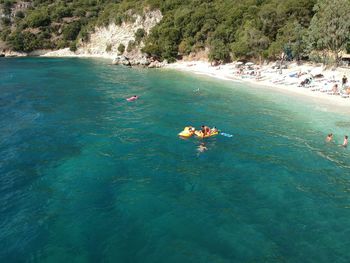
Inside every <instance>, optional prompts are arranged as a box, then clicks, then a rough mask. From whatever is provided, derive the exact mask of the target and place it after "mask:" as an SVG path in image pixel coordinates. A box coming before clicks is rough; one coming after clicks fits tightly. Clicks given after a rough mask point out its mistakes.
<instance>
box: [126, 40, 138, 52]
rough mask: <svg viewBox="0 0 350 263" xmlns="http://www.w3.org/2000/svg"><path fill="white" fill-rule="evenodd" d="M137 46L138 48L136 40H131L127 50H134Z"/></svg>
mask: <svg viewBox="0 0 350 263" xmlns="http://www.w3.org/2000/svg"><path fill="white" fill-rule="evenodd" d="M135 48H136V42H135V41H132V40H130V41H129V43H128V47H127V48H126V51H127V52H131V51H133V50H134V49H135Z"/></svg>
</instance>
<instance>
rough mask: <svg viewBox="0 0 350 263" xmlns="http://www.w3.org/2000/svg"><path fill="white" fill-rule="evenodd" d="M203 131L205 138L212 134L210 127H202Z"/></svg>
mask: <svg viewBox="0 0 350 263" xmlns="http://www.w3.org/2000/svg"><path fill="white" fill-rule="evenodd" d="M201 131H202V133H203V136H207V135H209V134H210V128H209V127H208V126H204V125H202V126H201Z"/></svg>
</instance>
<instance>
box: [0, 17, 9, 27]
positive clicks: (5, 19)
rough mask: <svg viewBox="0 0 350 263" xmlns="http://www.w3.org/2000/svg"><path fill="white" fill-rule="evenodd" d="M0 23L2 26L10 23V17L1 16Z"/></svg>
mask: <svg viewBox="0 0 350 263" xmlns="http://www.w3.org/2000/svg"><path fill="white" fill-rule="evenodd" d="M1 25H3V26H9V25H11V19H10V18H8V17H2V18H1Z"/></svg>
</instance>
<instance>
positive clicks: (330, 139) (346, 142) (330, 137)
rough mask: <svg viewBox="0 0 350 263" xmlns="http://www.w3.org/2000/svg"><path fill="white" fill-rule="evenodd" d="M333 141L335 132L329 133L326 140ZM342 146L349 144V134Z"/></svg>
mask: <svg viewBox="0 0 350 263" xmlns="http://www.w3.org/2000/svg"><path fill="white" fill-rule="evenodd" d="M331 141H333V133H330V134H328V135H327V137H326V142H331ZM340 146H343V147H347V146H348V136H347V135H345V136H344V141H343V144H341V145H340Z"/></svg>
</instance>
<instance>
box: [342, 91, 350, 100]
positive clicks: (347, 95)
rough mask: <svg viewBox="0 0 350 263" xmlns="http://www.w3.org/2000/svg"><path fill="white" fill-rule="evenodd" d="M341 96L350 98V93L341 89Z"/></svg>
mask: <svg viewBox="0 0 350 263" xmlns="http://www.w3.org/2000/svg"><path fill="white" fill-rule="evenodd" d="M340 97H342V98H344V99H346V98H349V97H350V95H349V94H348V93H346V92H345V91H344V90H341V91H340Z"/></svg>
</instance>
